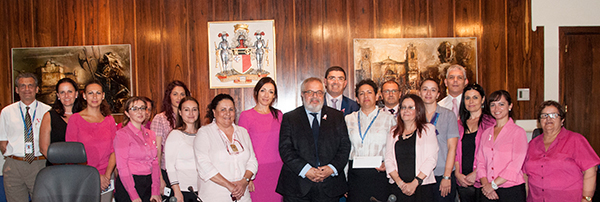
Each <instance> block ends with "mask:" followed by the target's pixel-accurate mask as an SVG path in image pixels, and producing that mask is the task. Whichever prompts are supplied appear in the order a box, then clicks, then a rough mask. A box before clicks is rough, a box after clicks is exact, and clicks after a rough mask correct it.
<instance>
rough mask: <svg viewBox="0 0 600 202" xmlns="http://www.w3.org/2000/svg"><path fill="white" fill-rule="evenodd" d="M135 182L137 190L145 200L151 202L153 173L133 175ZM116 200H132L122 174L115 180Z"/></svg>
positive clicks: (129, 201)
mask: <svg viewBox="0 0 600 202" xmlns="http://www.w3.org/2000/svg"><path fill="white" fill-rule="evenodd" d="M133 182H134V183H135V190H136V191H137V194H138V195H139V196H140V198H141V199H142V201H143V202H149V201H150V197H151V196H152V177H151V175H133ZM115 201H117V202H131V198H130V197H129V193H127V190H125V187H124V186H123V182H121V176H119V177H117V181H116V182H115Z"/></svg>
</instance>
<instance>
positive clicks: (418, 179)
mask: <svg viewBox="0 0 600 202" xmlns="http://www.w3.org/2000/svg"><path fill="white" fill-rule="evenodd" d="M415 179H416V180H417V182H418V183H419V186H421V185H422V184H423V179H421V178H419V177H415Z"/></svg>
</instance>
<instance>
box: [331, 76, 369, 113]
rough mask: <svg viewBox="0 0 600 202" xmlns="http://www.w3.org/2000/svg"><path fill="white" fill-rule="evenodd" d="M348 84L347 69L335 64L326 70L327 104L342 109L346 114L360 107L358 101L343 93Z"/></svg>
mask: <svg viewBox="0 0 600 202" xmlns="http://www.w3.org/2000/svg"><path fill="white" fill-rule="evenodd" d="M347 84H348V80H346V71H344V69H343V68H342V67H339V66H333V67H330V68H328V69H327V71H325V87H326V88H327V95H325V105H327V106H329V107H331V108H334V109H337V110H339V111H342V112H343V113H344V116H346V115H348V114H350V113H352V112H355V111H358V109H360V107H359V106H358V103H356V101H354V100H351V99H350V98H348V97H346V96H344V95H343V93H344V89H346V85H347Z"/></svg>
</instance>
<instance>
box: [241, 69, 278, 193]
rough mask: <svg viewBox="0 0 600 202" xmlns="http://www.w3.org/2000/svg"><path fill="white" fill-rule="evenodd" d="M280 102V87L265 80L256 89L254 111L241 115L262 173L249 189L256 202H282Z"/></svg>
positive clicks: (269, 80) (247, 111) (244, 112)
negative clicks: (277, 102)
mask: <svg viewBox="0 0 600 202" xmlns="http://www.w3.org/2000/svg"><path fill="white" fill-rule="evenodd" d="M275 100H277V85H276V84H275V81H274V80H273V79H271V78H270V77H264V78H262V79H260V80H258V82H257V83H256V86H255V87H254V101H256V106H254V108H252V109H249V110H246V111H243V112H242V113H241V114H240V120H239V126H241V127H244V128H246V130H248V134H250V139H251V140H252V146H253V147H254V148H256V150H254V152H255V153H256V159H257V161H258V167H259V169H260V173H257V174H256V179H254V180H252V181H250V184H249V185H248V189H249V190H250V191H251V192H250V196H251V197H252V200H253V201H281V200H282V199H283V198H282V197H281V195H279V194H278V193H277V192H275V187H277V180H278V178H279V172H281V166H283V162H282V161H281V157H279V128H280V127H281V116H283V114H282V113H281V111H279V110H278V109H275V108H274V107H273V102H275Z"/></svg>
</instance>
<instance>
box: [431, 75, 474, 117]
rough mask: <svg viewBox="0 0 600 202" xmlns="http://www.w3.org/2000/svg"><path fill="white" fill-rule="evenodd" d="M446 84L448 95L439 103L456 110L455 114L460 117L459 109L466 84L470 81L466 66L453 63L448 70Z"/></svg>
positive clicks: (453, 110)
mask: <svg viewBox="0 0 600 202" xmlns="http://www.w3.org/2000/svg"><path fill="white" fill-rule="evenodd" d="M444 83H445V84H446V88H447V93H448V95H447V96H446V97H445V98H444V99H442V100H440V102H438V104H439V105H440V106H442V107H444V108H446V109H449V110H451V111H452V112H454V115H456V117H458V110H459V107H460V101H461V99H462V92H463V89H464V88H465V86H467V84H468V83H469V80H468V79H467V72H466V71H465V68H464V67H462V66H460V65H451V66H450V67H448V70H446V79H445V80H444Z"/></svg>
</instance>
